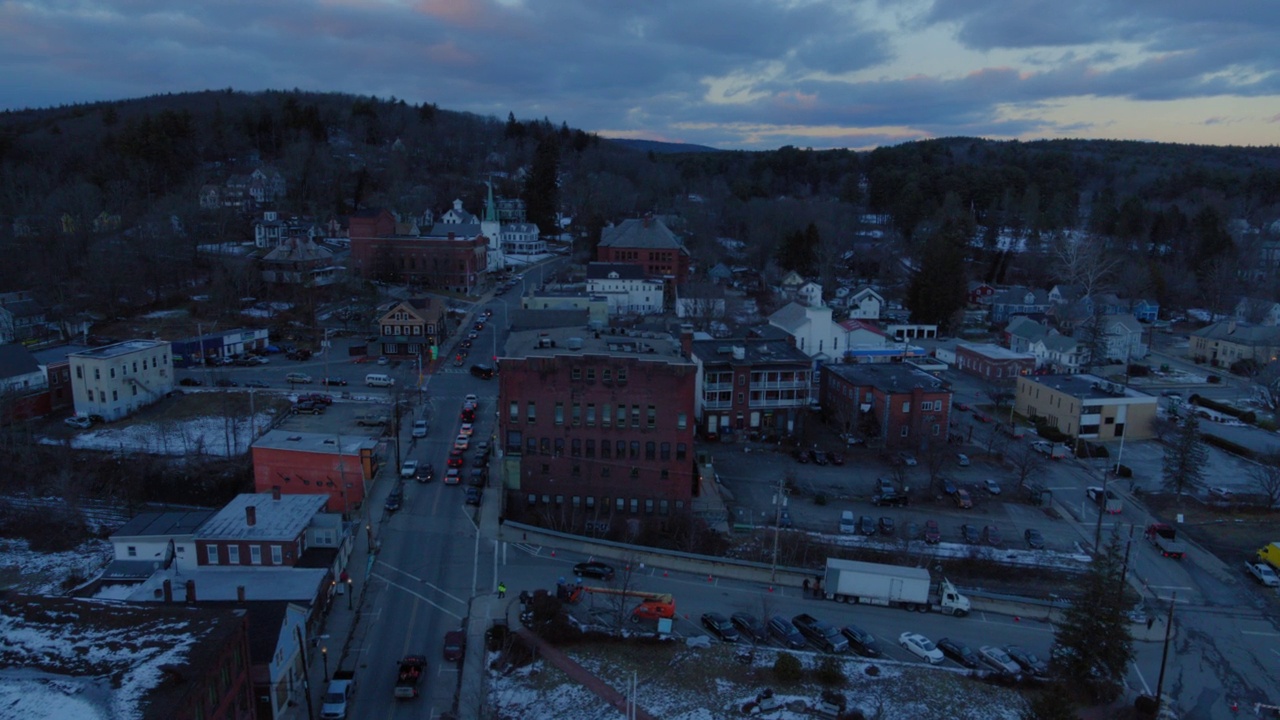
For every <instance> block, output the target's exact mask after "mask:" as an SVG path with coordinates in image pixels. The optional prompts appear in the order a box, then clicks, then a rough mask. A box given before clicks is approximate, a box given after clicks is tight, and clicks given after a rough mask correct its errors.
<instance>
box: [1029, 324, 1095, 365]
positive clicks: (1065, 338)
mask: <svg viewBox="0 0 1280 720" xmlns="http://www.w3.org/2000/svg"><path fill="white" fill-rule="evenodd" d="M1029 352H1030V353H1031V354H1032V355H1035V356H1036V357H1037V358H1039V367H1041V368H1046V367H1047V368H1049V370H1050V371H1051V372H1054V373H1059V374H1071V373H1078V372H1080V371H1081V370H1082V369H1083V368H1084V364H1085V363H1086V362H1087V361H1088V360H1089V350H1088V348H1086V347H1084V346H1083V345H1081V344H1080V343H1079V341H1077V340H1076V339H1075V338H1073V337H1071V336H1070V335H1060V334H1058V333H1057V332H1052V333H1049V334H1048V335H1045V336H1044V337H1043V338H1041V339H1040V340H1037V341H1036V342H1034V343H1032V344H1031V348H1030V350H1029Z"/></svg>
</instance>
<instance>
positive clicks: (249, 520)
mask: <svg viewBox="0 0 1280 720" xmlns="http://www.w3.org/2000/svg"><path fill="white" fill-rule="evenodd" d="M244 522H245V524H246V525H248V526H249V527H253V526H254V525H256V524H257V523H258V508H256V507H254V506H252V505H249V506H247V507H245V509H244Z"/></svg>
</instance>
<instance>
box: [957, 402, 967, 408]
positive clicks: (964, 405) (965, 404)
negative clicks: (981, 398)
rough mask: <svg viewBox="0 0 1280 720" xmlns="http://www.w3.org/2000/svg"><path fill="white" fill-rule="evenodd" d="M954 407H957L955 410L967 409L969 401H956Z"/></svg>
mask: <svg viewBox="0 0 1280 720" xmlns="http://www.w3.org/2000/svg"><path fill="white" fill-rule="evenodd" d="M956 409H957V410H968V409H969V403H962V402H958V403H956Z"/></svg>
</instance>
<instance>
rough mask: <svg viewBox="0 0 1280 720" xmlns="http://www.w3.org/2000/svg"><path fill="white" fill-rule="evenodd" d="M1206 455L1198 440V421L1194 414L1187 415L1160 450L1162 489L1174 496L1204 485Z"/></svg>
mask: <svg viewBox="0 0 1280 720" xmlns="http://www.w3.org/2000/svg"><path fill="white" fill-rule="evenodd" d="M1208 460H1209V453H1208V451H1207V450H1206V449H1205V447H1204V442H1203V441H1201V439H1200V421H1199V420H1198V419H1196V414H1195V413H1194V412H1188V413H1187V416H1186V417H1185V418H1183V419H1182V425H1181V426H1180V427H1179V428H1178V432H1177V434H1176V435H1174V437H1173V442H1171V443H1169V444H1168V445H1165V447H1164V468H1163V477H1164V485H1165V487H1166V488H1168V489H1170V490H1172V491H1174V492H1175V493H1177V494H1178V500H1179V502H1181V500H1182V495H1183V493H1185V492H1187V491H1188V490H1194V489H1196V488H1198V487H1200V486H1202V485H1204V468H1205V464H1206V463H1207V462H1208Z"/></svg>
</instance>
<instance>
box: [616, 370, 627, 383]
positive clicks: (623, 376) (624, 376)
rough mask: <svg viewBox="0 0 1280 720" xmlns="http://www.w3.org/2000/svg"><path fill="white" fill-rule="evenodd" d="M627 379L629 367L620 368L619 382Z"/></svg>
mask: <svg viewBox="0 0 1280 720" xmlns="http://www.w3.org/2000/svg"><path fill="white" fill-rule="evenodd" d="M626 381H627V369H626V368H618V382H619V383H624V382H626Z"/></svg>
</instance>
